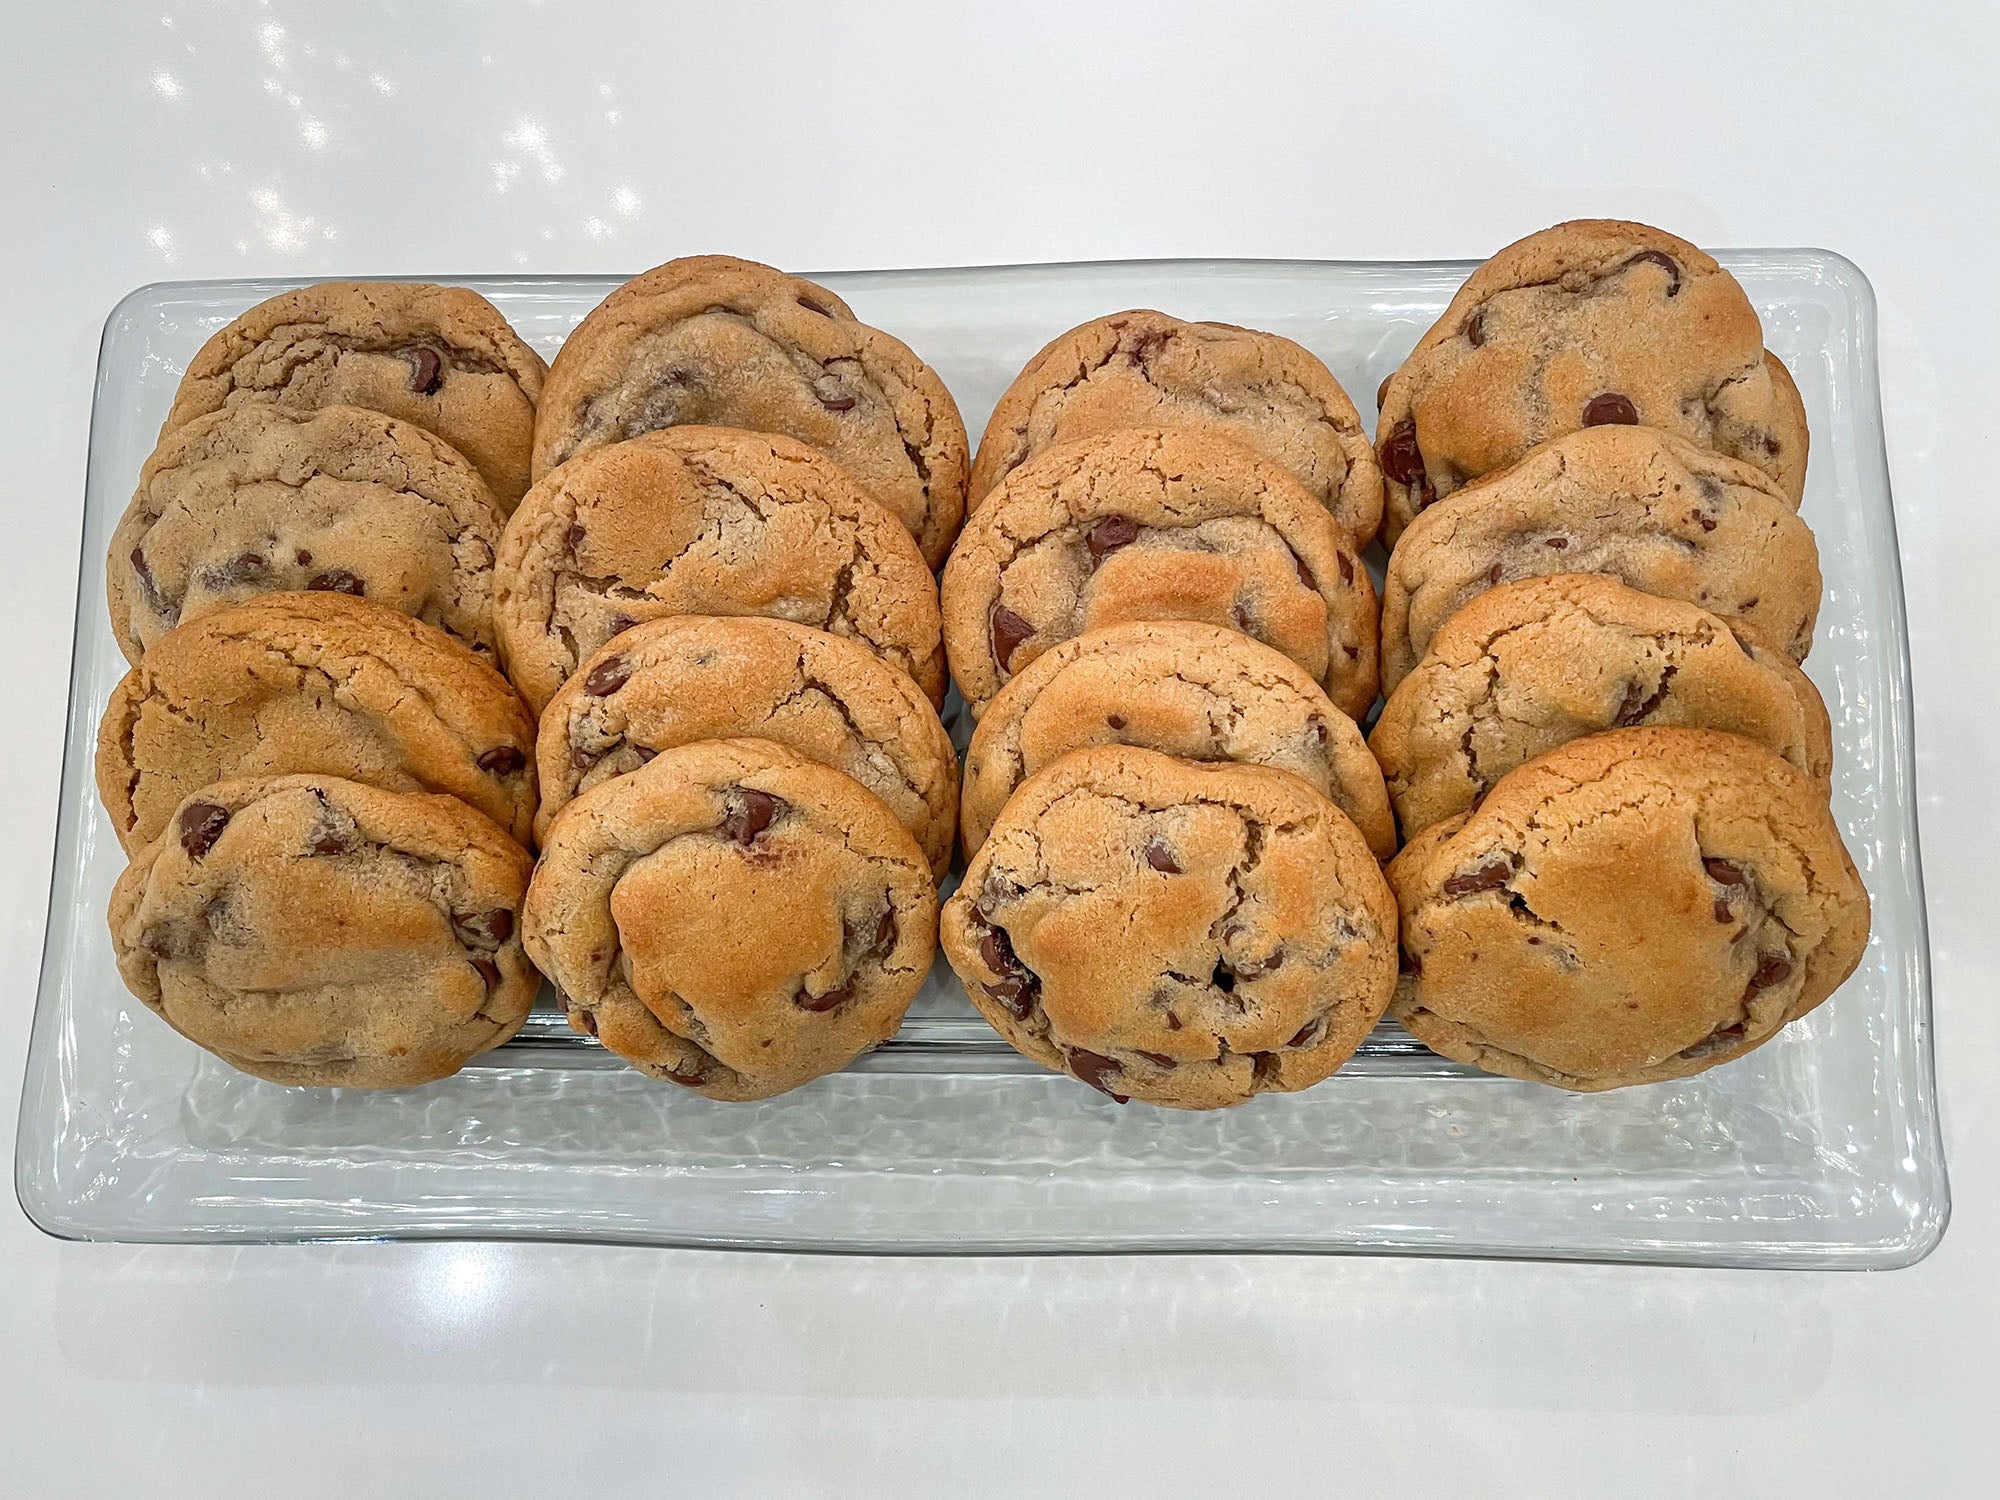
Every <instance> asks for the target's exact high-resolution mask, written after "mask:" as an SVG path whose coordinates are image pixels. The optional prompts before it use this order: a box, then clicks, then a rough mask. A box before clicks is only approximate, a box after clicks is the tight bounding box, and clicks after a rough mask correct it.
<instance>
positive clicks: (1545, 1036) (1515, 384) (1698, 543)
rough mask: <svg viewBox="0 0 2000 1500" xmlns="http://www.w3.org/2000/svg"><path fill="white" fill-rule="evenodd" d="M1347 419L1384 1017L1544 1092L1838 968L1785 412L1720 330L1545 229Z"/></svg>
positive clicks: (1794, 991) (1630, 269) (1749, 1010)
mask: <svg viewBox="0 0 2000 1500" xmlns="http://www.w3.org/2000/svg"><path fill="white" fill-rule="evenodd" d="M1379 404H1380V407H1381V415H1380V423H1379V426H1378V431H1377V440H1378V444H1379V449H1380V455H1381V462H1382V468H1383V471H1384V474H1385V477H1386V480H1387V484H1388V504H1387V525H1386V531H1387V534H1388V537H1389V539H1390V540H1391V542H1392V544H1393V545H1392V547H1391V551H1390V554H1389V558H1388V562H1387V567H1386V575H1385V580H1384V586H1383V592H1382V677H1383V685H1384V688H1385V690H1386V691H1387V693H1388V698H1387V702H1386V703H1385V704H1384V706H1383V709H1382V712H1381V716H1380V718H1379V721H1378V722H1377V723H1376V725H1375V727H1374V729H1373V732H1372V733H1371V736H1370V740H1369V744H1370V748H1371V749H1372V750H1373V751H1374V753H1375V755H1376V757H1377V758H1378V760H1379V762H1380V764H1381V766H1382V769H1383V771H1384V773H1385V775H1386V779H1387V784H1388V789H1389V795H1390V798H1391V801H1392V802H1393V804H1394V807H1395V811H1396V816H1397V821H1398V823H1399V825H1400V830H1401V836H1402V838H1403V839H1404V840H1405V841H1406V842H1405V847H1404V848H1403V849H1402V851H1401V853H1399V854H1398V855H1397V857H1396V858H1395V860H1394V861H1393V862H1391V864H1390V865H1389V867H1388V877H1389V880H1390V883H1391V885H1392V886H1393V887H1394V888H1395V890H1396V893H1397V897H1398V900H1399V903H1400V907H1401V926H1402V970H1403V973H1402V977H1401V979H1400V981H1399V983H1398V989H1397V995H1396V999H1395V1001H1394V1002H1393V1004H1392V1006H1391V1008H1390V1010H1391V1014H1392V1015H1393V1016H1394V1017H1395V1018H1396V1019H1397V1020H1398V1021H1399V1022H1401V1024H1402V1025H1403V1026H1404V1027H1405V1028H1406V1029H1407V1030H1409V1031H1410V1032H1411V1033H1412V1034H1413V1035H1415V1036H1416V1037H1417V1038H1418V1039H1419V1040H1421V1041H1423V1042H1425V1043H1426V1044H1427V1045H1429V1046H1430V1047H1432V1048H1433V1049H1434V1050H1436V1051H1438V1052H1441V1053H1443V1054H1444V1055H1446V1056H1448V1057H1452V1058H1455V1059H1457V1060H1460V1061H1463V1062H1468V1063H1471V1064H1473V1065H1475V1066H1477V1067H1480V1068H1483V1069H1486V1070H1488V1071H1491V1072H1497V1073H1503V1074H1507V1075H1510V1076H1514V1077H1519V1078H1527V1079H1535V1080H1539V1081H1542V1082H1547V1083H1552V1084H1557V1085H1559V1086H1562V1087H1566V1088H1572V1089H1602V1088H1610V1087H1616V1086H1619V1085H1623V1084H1631V1083H1642V1082H1653V1081H1658V1080H1661V1079H1668V1078H1676V1077H1684V1076H1687V1075H1689V1074H1692V1073H1697V1072H1700V1071H1703V1070H1704V1069H1706V1068H1709V1067H1712V1066H1714V1065H1716V1064H1717V1063H1720V1062H1725V1061H1728V1060H1729V1059H1731V1058H1734V1057H1738V1056H1741V1055H1742V1054H1743V1053H1745V1052H1748V1051H1750V1050H1751V1049H1753V1048H1755V1047H1757V1046H1759V1045H1761V1044H1762V1043H1763V1042H1765V1041H1767V1040H1769V1039H1770V1038H1771V1037H1772V1036H1774V1035H1775V1034H1776V1033H1777V1032H1778V1031H1779V1030H1780V1029H1781V1028H1782V1027H1783V1026H1784V1025H1785V1024H1786V1023H1788V1022H1789V1021H1792V1020H1794V1019H1796V1018H1797V1017H1799V1016H1801V1015H1803V1014H1804V1013H1805V1012H1806V1011H1808V1010H1810V1009H1811V1008H1812V1007H1813V1006H1815V1005H1817V1004H1819V1003H1820V1002H1821V1001H1822V1000H1824V999H1825V998H1827V996H1829V995H1830V994H1831V993H1832V992H1833V991H1834V989H1836V988H1837V987H1838V986H1839V984H1840V983H1841V981H1842V980H1844V979H1845V978H1846V976H1847V975H1848V974H1849V973H1850V972H1851V971H1852V970H1853V968H1854V967H1855V965H1856V964H1857V963H1858V962H1859V960H1860V957H1861V952H1862V948H1863V946H1864V944H1865V942H1866V937H1867V930H1868V903H1867V896H1866V892H1865V891H1864V890H1863V889H1862V886H1861V884H1860V880H1859V878H1858V876H1857V875H1856V873H1855V870H1854V867H1853V864H1852V862H1851V860H1850V859H1849V858H1848V856H1847V853H1846V850H1845V849H1844V848H1843V847H1842V845H1841V841H1840V837H1839V833H1838V830H1837V829H1836V827H1835V825H1834V822H1833V818H1832V814H1831V811H1830V807H1829V795H1828V785H1829V782H1828V778H1829V776H1830V772H1831V762H1832V743H1831V733H1830V727H1829V724H1828V718H1827V713H1826V709H1825V706H1824V704H1823V703H1822V702H1821V701H1820V698H1819V695H1818V693H1817V692H1816V690H1815V689H1814V688H1813V686H1812V684H1811V682H1810V681H1809V680H1808V679H1807V678H1806V676H1805V675H1804V673H1803V672H1802V671H1800V669H1799V665H1798V664H1799V663H1800V662H1801V661H1803V660H1804V658H1805V656H1806V654H1807V652H1808V650H1809V649H1810V647H1811V643H1812V635H1813V625H1814V621H1815V618H1816V616H1817V613H1818V608H1819V599H1820V589H1821V583H1820V572H1819V562H1818V554H1817V549H1816V547H1815V544H1814V541H1813V536H1812V532H1811V529H1810V528H1809V527H1808V526H1807V524H1806V523H1805V522H1804V521H1803V520H1802V519H1800V517H1799V515H1798V513H1797V512H1798V509H1799V503H1800V498H1801V495H1802V493H1803V488H1804V478H1805V460H1806V452H1807V434H1806V425H1805V415H1804V410H1803V406H1802V405H1801V403H1800V400H1799V396H1798V392H1797V390H1796V388H1795V387H1794V385H1793V384H1792V381H1791V378H1790V376H1789V374H1788V373H1787V372H1786V371H1785V368H1784V366H1783V365H1782V363H1780V362H1779V361H1778V360H1777V359H1776V358H1775V357H1774V356H1772V355H1771V354H1769V353H1768V351H1766V350H1765V349H1764V347H1763V339H1762V330H1761V326H1760V324H1759V321H1758V318H1757V315H1756V312H1755V309H1754V308H1753V307H1752V306H1751V304H1750V302H1749V299H1748V298H1747V297H1746V296H1745V295H1744V292H1743V289H1742V288H1741V287H1740V286H1739V285H1738V284H1737V283H1736V281H1735V279H1734V278H1733V277H1731V276H1730V275H1729V273H1728V272H1727V271H1726V270H1724V269H1723V268H1722V267H1721V266H1719V265H1718V264H1717V263H1716V262H1715V261H1714V260H1713V259H1711V258H1710V257H1708V256H1706V255H1704V254H1703V253H1702V252H1700V251H1699V250H1697V249H1695V247H1693V246H1692V245H1689V244H1687V243H1686V242H1684V241H1681V240H1679V239H1676V238H1675V237H1673V236H1671V235H1667V234H1664V233H1662V232H1660V231H1658V230H1654V229H1650V228H1648V227H1646V226H1643V225H1636V224H1625V223H1617V222H1612V221H1587V222H1583V223H1577V224H1567V225H1560V226H1557V227H1556V228H1554V229H1551V230H1547V231H1543V232H1542V233H1540V234H1536V235H1533V236H1530V237H1529V238H1528V239H1526V240H1524V241H1521V242H1520V243H1518V244H1516V245H1513V246H1509V247H1508V248H1507V249H1505V250H1503V251H1501V252H1500V253H1499V254H1498V255H1496V256H1495V257H1493V259H1492V260H1490V261H1488V262H1487V263H1485V264H1484V265H1483V266H1482V267H1480V268H1479V270H1477V271H1475V272H1474V273H1473V275H1472V276H1471V277H1470V278H1469V279H1468V280H1467V282H1466V283H1465V285H1464V287H1463V288H1462V289H1461V290H1460V292H1459V293H1458V295H1457V296H1456V297H1454V299H1453V300H1452V302H1451V304H1450V306H1449V307H1448V308H1447V309H1446V311H1445V313H1444V314H1443V316H1442V317H1440V319H1439V320H1438V322H1437V324H1436V325H1435V326H1434V327H1433V328H1432V329H1431V330H1430V331H1429V332H1428V333H1426V334H1425V335H1424V336H1423V338H1422V339H1420V340H1419V342H1418V344H1417V346H1416V349H1415V350H1414V352H1413V353H1412V354H1411V355H1410V357H1409V359H1408V360H1406V361H1405V363H1404V364H1403V365H1402V366H1401V367H1400V368H1399V369H1398V370H1397V371H1396V372H1395V373H1394V374H1393V375H1391V376H1390V377H1389V379H1388V380H1387V381H1386V382H1385V383H1384V387H1383V390H1382V392H1381V396H1380V402H1379Z"/></svg>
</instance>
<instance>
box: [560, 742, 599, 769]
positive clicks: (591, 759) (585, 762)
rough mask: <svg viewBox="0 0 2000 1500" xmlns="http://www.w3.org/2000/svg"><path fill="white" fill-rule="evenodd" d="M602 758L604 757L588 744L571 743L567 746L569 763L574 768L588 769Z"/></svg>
mask: <svg viewBox="0 0 2000 1500" xmlns="http://www.w3.org/2000/svg"><path fill="white" fill-rule="evenodd" d="M602 759H604V757H603V756H602V755H599V754H598V753H597V752H596V751H595V750H592V749H591V748H590V747H589V746H588V745H577V744H572V745H571V746H570V747H569V763H570V765H571V766H572V767H573V768H575V769H576V770H579V771H588V770H589V769H590V768H591V767H592V766H594V765H596V764H597V763H598V762H599V761H600V760H602Z"/></svg>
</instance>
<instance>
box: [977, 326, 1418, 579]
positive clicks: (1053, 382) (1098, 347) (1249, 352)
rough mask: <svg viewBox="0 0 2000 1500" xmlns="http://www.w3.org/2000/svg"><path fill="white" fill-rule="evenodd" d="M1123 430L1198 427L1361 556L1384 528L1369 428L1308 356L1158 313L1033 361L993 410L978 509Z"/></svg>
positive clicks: (1296, 347) (1075, 331)
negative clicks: (1318, 514) (1022, 473)
mask: <svg viewBox="0 0 2000 1500" xmlns="http://www.w3.org/2000/svg"><path fill="white" fill-rule="evenodd" d="M1121 427H1196V428H1202V429H1205V430H1208V431H1212V432H1216V433H1220V434H1224V435H1226V436H1229V437H1232V438H1235V439H1236V440H1237V441H1238V442H1240V443H1242V444H1243V445H1244V446H1245V447H1247V448H1250V449H1251V450H1252V451H1254V452H1256V453H1258V454H1261V455H1262V456H1263V457H1265V458H1268V459H1270V460H1271V461H1272V462H1273V463H1276V464H1279V465H1281V466H1283V467H1284V468H1286V469H1288V470H1290V471H1291V473H1292V475H1293V476H1294V477H1295V478H1297V479H1298V481H1299V482H1300V483H1301V484H1303V485H1304V486H1305V487H1306V488H1307V489H1308V490H1310V491H1311V492H1312V494H1313V497H1314V498H1315V499H1317V500H1318V501H1319V503H1320V504H1321V505H1323V506H1325V507H1326V509H1327V512H1328V514H1330V515H1331V516H1332V517H1333V519H1334V521H1335V522H1336V523H1337V524H1338V525H1339V526H1340V527H1341V529H1342V530H1343V531H1345V532H1346V533H1347V535H1348V538H1349V539H1350V540H1351V541H1352V542H1353V543H1354V545H1355V546H1356V547H1365V546H1367V545H1368V542H1369V540H1370V539H1371V538H1372V537H1373V536H1374V535H1375V529H1376V527H1377V526H1378V525H1380V523H1381V520H1382V471H1381V468H1380V467H1379V465H1378V464H1377V463H1376V459H1375V450H1374V447H1373V446H1372V445H1371V444H1370V443H1369V441H1368V438H1367V435H1366V434H1365V433H1364V432H1363V430H1362V426H1361V416H1360V413H1358V412H1357V411H1356V410H1355V409H1354V403H1353V402H1352V401H1351V400H1349V399H1348V396H1347V392H1346V391H1344V390H1342V389H1341V387H1340V382H1339V381H1337V380H1335V379H1334V378H1333V373H1332V372H1331V371H1330V370H1328V369H1327V367H1326V366H1325V365H1323V364H1322V363H1320V361H1319V359H1318V358H1317V357H1316V356H1315V355H1313V353H1312V352H1311V351H1310V350H1308V349H1307V348H1306V347H1305V346H1304V345H1302V344H1296V343H1293V342H1292V340H1290V339H1288V338H1283V337H1280V336H1279V335H1278V334H1275V333H1260V332H1258V331H1257V330H1255V329H1250V328H1238V327H1236V326H1234V325H1233V324H1229V323H1189V322H1184V321H1183V320H1182V319H1180V318H1175V317H1170V316H1168V315H1167V314H1166V313H1163V312H1155V311H1153V310H1152V309H1150V308H1135V309H1133V310H1131V311H1128V312H1121V313H1112V314H1111V315H1109V316H1108V317H1103V318H1096V319H1093V320H1092V321H1091V322H1088V323H1085V324H1083V325H1082V326H1081V327H1077V328H1072V329H1070V330H1069V332H1067V333H1064V334H1060V335H1058V336H1057V337H1056V338H1055V339H1053V340H1052V341H1050V342H1049V343H1048V344H1047V345H1046V346H1044V347H1043V349H1042V350H1041V352H1040V353H1038V354H1037V355H1036V356H1035V357H1034V358H1033V359H1031V360H1029V361H1028V363H1027V365H1026V366H1025V367H1024V368H1023V369H1022V371H1021V373H1020V374H1019V375H1017V376H1016V377H1015V378H1014V383H1013V384H1012V385H1010V386H1009V387H1008V388H1007V390H1006V393H1005V394H1004V395H1002V396H1001V398H1000V400H999V402H998V404H996V405H995V406H994V408H993V416H992V418H991V419H990V420H989V421H988V422H987V424H986V435H985V436H984V437H982V438H981V439H980V441H979V454H978V456H977V458H975V459H974V460H973V465H972V486H971V496H972V499H971V505H972V507H973V508H975V509H976V508H977V507H978V505H979V503H980V502H981V501H982V500H983V499H985V497H986V495H987V494H988V493H989V492H990V491H991V490H992V489H993V487H994V486H995V485H996V484H998V483H999V482H1000V481H1001V480H1002V479H1004V478H1006V477H1007V475H1008V474H1010V473H1012V472H1013V471H1014V470H1015V469H1017V468H1019V467H1020V466H1021V465H1022V464H1023V463H1025V462H1026V461H1027V460H1028V459H1030V458H1032V457H1033V456H1034V455H1035V454H1037V453H1039V452H1040V451H1041V450H1042V449H1044V448H1047V447H1050V446H1052V445H1054V444H1056V443H1064V442H1074V441H1075V440H1077V439H1079V438H1086V437H1095V436H1097V435H1099V434H1100V433H1105V432H1113V431H1116V430H1117V429H1119V428H1121Z"/></svg>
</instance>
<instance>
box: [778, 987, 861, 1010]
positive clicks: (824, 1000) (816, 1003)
mask: <svg viewBox="0 0 2000 1500" xmlns="http://www.w3.org/2000/svg"><path fill="white" fill-rule="evenodd" d="M853 998H854V981H853V980H852V979H849V980H848V981H847V983H845V984H843V985H839V986H836V987H835V988H833V989H830V990H828V991H827V992H826V993H825V994H824V995H813V994H808V993H807V992H806V991H805V990H803V989H801V990H800V991H799V992H798V993H797V994H796V995H794V996H792V1004H794V1005H796V1006H797V1007H798V1008H799V1009H800V1010H803V1011H810V1012H811V1013H812V1014H814V1015H816V1016H817V1015H824V1014H825V1013H826V1012H827V1011H830V1010H839V1009H840V1007H841V1006H843V1005H845V1004H847V1002H848V1001H850V1000H852V999H853Z"/></svg>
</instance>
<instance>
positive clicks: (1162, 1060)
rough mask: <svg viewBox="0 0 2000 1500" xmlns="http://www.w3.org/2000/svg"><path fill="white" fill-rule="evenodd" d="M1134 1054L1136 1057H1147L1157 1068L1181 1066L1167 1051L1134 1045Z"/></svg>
mask: <svg viewBox="0 0 2000 1500" xmlns="http://www.w3.org/2000/svg"><path fill="white" fill-rule="evenodd" d="M1132 1055H1133V1056H1134V1057H1143V1058H1145V1059H1146V1061H1147V1062H1149V1063H1151V1064H1152V1065H1153V1066H1154V1067H1156V1068H1177V1067H1179V1066H1180V1064H1179V1063H1178V1062H1176V1061H1175V1060H1174V1059H1173V1058H1171V1057H1169V1056H1167V1054H1166V1053H1164V1052H1148V1051H1146V1050H1145V1049H1144V1048H1143V1047H1134V1048H1133V1049H1132Z"/></svg>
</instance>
